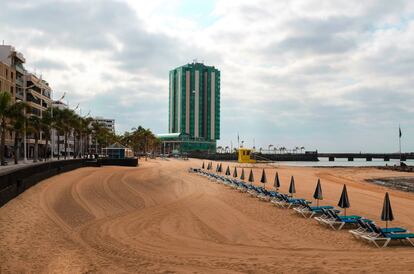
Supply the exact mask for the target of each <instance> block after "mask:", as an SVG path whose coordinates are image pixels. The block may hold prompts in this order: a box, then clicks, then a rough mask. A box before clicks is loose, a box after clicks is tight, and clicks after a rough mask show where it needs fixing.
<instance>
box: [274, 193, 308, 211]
mask: <svg viewBox="0 0 414 274" xmlns="http://www.w3.org/2000/svg"><path fill="white" fill-rule="evenodd" d="M301 202H305V203H308V204H309V203H311V202H310V201H306V200H305V199H302V198H290V197H289V196H287V195H285V194H279V195H278V196H277V197H275V198H274V199H272V200H271V203H273V204H274V205H276V206H279V207H282V208H291V207H295V206H300V203H301Z"/></svg>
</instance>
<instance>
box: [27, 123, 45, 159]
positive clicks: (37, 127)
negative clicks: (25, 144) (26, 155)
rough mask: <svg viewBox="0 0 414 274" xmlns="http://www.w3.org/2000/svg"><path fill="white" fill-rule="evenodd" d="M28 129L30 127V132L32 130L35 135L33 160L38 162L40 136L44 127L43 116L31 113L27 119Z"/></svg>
mask: <svg viewBox="0 0 414 274" xmlns="http://www.w3.org/2000/svg"><path fill="white" fill-rule="evenodd" d="M27 129H28V132H31V133H33V135H34V139H35V145H34V155H33V162H34V163H36V162H37V161H38V159H39V138H40V132H41V129H42V120H41V118H39V117H37V116H35V115H31V116H30V117H29V118H28V119H27Z"/></svg>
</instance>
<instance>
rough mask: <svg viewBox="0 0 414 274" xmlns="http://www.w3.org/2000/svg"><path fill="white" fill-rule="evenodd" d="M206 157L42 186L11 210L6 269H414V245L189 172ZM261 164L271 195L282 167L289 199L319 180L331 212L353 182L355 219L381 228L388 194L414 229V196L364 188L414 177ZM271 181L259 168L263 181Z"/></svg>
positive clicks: (62, 178)
mask: <svg viewBox="0 0 414 274" xmlns="http://www.w3.org/2000/svg"><path fill="white" fill-rule="evenodd" d="M201 162H202V161H200V160H189V161H182V160H168V161H165V160H149V161H147V162H145V161H141V162H140V166H139V167H137V168H128V167H101V168H81V169H78V170H75V171H72V172H68V173H64V174H61V175H59V176H56V177H53V178H50V179H48V180H45V181H43V182H41V183H39V184H38V185H36V186H34V187H32V188H31V189H29V190H27V191H26V192H24V193H23V194H22V195H20V196H19V197H17V198H16V199H14V200H12V201H10V202H9V203H8V204H6V205H5V206H3V207H2V208H0V262H1V263H0V273H16V272H54V273H83V272H106V273H125V272H134V273H137V272H138V273H160V272H162V273H170V272H178V273H195V272H197V273H212V272H214V273H218V272H226V273H246V272H250V273H256V272H258V273H292V272H305V273H331V272H341V273H346V272H353V273H356V272H358V273H360V272H413V271H414V248H413V247H410V246H408V245H397V246H391V247H389V248H387V249H377V248H375V247H374V246H372V245H368V244H366V243H363V242H360V241H357V240H355V239H353V238H352V236H351V235H350V233H348V231H347V230H346V229H344V230H342V231H333V230H332V229H329V228H326V227H322V226H320V225H319V224H317V222H316V221H314V220H310V219H304V218H301V217H299V216H298V215H297V214H294V212H293V211H292V210H285V209H279V208H276V207H274V206H272V205H271V204H270V203H266V202H261V201H259V200H257V199H255V198H251V197H250V196H249V195H248V194H243V193H240V192H238V191H235V190H233V189H230V188H228V187H226V186H224V185H219V184H215V183H212V182H210V181H208V180H207V179H206V178H204V177H201V176H198V175H196V174H190V173H188V172H187V169H188V168H189V167H190V166H192V167H201ZM234 165H237V166H239V165H238V164H236V163H230V166H231V170H232V171H233V167H234ZM214 167H215V165H214ZM223 167H227V163H224V165H223ZM262 167H264V168H266V171H267V176H268V180H269V181H270V183H269V184H268V188H271V184H272V183H273V177H274V174H275V172H276V171H277V172H279V175H280V178H281V181H282V187H281V189H280V191H281V192H287V191H288V186H289V180H290V176H291V175H294V176H295V181H296V190H297V194H296V196H298V197H303V198H308V199H311V197H312V194H313V191H314V188H315V185H316V181H317V178H320V179H321V182H322V187H323V194H324V200H323V201H322V203H321V204H326V205H336V204H337V202H338V199H339V196H340V193H341V189H342V186H343V184H344V183H346V184H347V187H348V194H349V198H350V203H351V208H350V209H349V210H348V211H347V212H348V214H357V215H361V216H364V217H366V218H370V219H372V220H374V221H376V222H377V223H378V224H381V225H382V224H383V223H382V222H381V221H380V219H379V218H380V214H381V209H382V202H383V198H384V193H385V191H389V192H390V195H391V202H392V206H393V211H394V216H395V218H396V220H395V221H394V222H393V223H392V226H402V227H405V228H407V229H408V230H410V231H414V210H413V208H414V194H413V193H407V192H402V191H398V190H393V189H387V188H385V187H383V186H379V185H375V184H372V183H369V182H366V181H365V180H366V179H373V178H387V177H392V178H394V177H407V174H404V173H401V172H395V171H387V170H379V169H375V168H311V167H289V166H280V167H270V166H266V165H263V166H262ZM247 170H248V169H247ZM247 170H246V171H247ZM239 171H240V170H239ZM239 174H240V173H239ZM260 174H261V167H260V166H257V167H256V169H255V179H256V181H259V178H260V177H259V176H260ZM257 184H258V183H257Z"/></svg>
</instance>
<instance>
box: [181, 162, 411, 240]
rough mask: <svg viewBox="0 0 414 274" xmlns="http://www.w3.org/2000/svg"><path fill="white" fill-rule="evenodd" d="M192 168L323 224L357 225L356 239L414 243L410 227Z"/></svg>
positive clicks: (354, 234) (342, 226)
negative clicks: (378, 222) (380, 223)
mask: <svg viewBox="0 0 414 274" xmlns="http://www.w3.org/2000/svg"><path fill="white" fill-rule="evenodd" d="M189 172H191V173H196V174H199V175H201V176H205V177H206V178H208V179H209V180H211V181H213V182H216V183H221V184H224V185H226V186H228V187H231V188H234V189H236V190H238V191H240V192H245V193H248V194H250V195H251V196H252V197H256V198H258V199H260V200H262V201H268V202H271V203H272V204H273V205H275V206H277V207H280V208H287V209H289V208H292V209H293V210H294V211H295V212H296V213H297V214H298V215H300V216H303V217H304V218H309V219H310V218H313V219H314V220H316V221H317V222H318V223H319V224H321V225H324V226H327V227H330V228H332V229H333V230H341V229H342V228H344V227H345V226H347V227H349V226H351V227H353V228H354V229H352V230H349V232H350V233H351V234H352V236H354V237H355V238H356V239H359V240H364V241H367V242H370V243H373V244H374V245H375V246H376V247H386V246H388V244H389V243H390V242H391V241H393V240H395V241H400V242H408V243H409V244H411V245H412V246H413V247H414V240H413V239H414V233H409V232H408V231H407V230H406V229H404V228H400V227H392V228H380V227H378V226H377V225H376V224H375V223H374V222H373V221H371V220H369V219H366V218H363V217H361V216H357V215H348V216H343V215H338V214H339V213H340V210H338V209H335V208H334V207H333V206H326V205H325V206H311V203H312V202H311V201H308V200H306V199H302V198H293V197H290V196H289V195H286V194H283V193H280V192H277V191H269V190H267V189H265V188H263V187H259V186H254V185H252V184H246V183H245V182H243V181H242V180H239V179H236V178H230V177H227V176H223V175H219V174H215V173H212V172H208V171H205V170H203V169H199V168H190V169H189Z"/></svg>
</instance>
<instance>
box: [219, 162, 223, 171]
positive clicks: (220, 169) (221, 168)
mask: <svg viewBox="0 0 414 274" xmlns="http://www.w3.org/2000/svg"><path fill="white" fill-rule="evenodd" d="M219 172H220V173H221V172H223V165H222V164H221V163H220V167H219Z"/></svg>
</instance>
